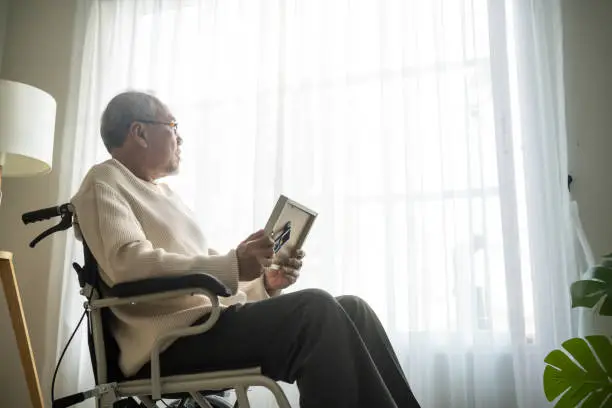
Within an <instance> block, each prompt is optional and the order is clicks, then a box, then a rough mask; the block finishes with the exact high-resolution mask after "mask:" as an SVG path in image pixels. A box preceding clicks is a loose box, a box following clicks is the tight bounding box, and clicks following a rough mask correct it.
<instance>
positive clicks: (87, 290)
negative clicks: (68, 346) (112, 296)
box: [22, 203, 125, 384]
mask: <svg viewBox="0 0 612 408" xmlns="http://www.w3.org/2000/svg"><path fill="white" fill-rule="evenodd" d="M54 217H61V221H60V222H59V224H57V225H55V226H54V227H51V228H49V229H47V230H45V231H44V232H42V233H41V234H40V235H39V236H37V237H36V238H35V239H34V240H33V241H32V242H31V243H30V247H31V248H34V247H35V246H36V245H37V244H38V243H39V242H40V241H41V240H43V239H44V238H46V237H48V236H50V235H51V234H53V233H55V232H58V231H64V230H68V229H70V228H71V227H74V230H75V235H76V236H77V238H78V239H79V240H80V241H81V242H82V244H83V259H84V262H83V265H82V266H81V265H79V264H78V263H76V262H73V263H72V267H73V268H74V270H75V271H76V273H77V277H78V280H79V286H80V287H81V289H82V292H81V293H82V294H83V295H84V296H85V297H87V298H88V299H87V300H88V301H89V300H91V299H92V297H95V298H97V299H101V298H104V294H105V293H107V290H108V287H107V286H106V284H105V283H104V281H103V280H102V279H101V277H100V271H99V268H98V262H97V261H96V259H95V257H94V256H93V254H92V252H91V250H90V249H89V247H88V246H87V243H86V242H85V239H84V237H83V236H82V235H81V234H80V231H78V222H77V220H76V217H75V214H74V208H73V207H72V205H71V204H69V203H67V204H62V205H60V206H57V207H49V208H44V209H41V210H37V211H32V212H28V213H26V214H23V216H22V221H23V223H24V224H30V223H33V222H38V221H43V220H47V219H51V218H54ZM98 312H99V313H100V319H99V320H100V323H101V324H100V326H101V327H93V325H95V324H97V323H96V320H97V319H94V318H92V317H93V316H92V311H88V319H87V321H88V330H87V342H88V345H89V354H90V358H91V364H92V367H93V372H94V378H95V380H96V384H101V383H108V382H120V381H122V380H124V379H125V377H124V375H123V373H122V372H121V369H120V368H119V364H118V362H119V353H120V351H119V346H118V345H117V342H116V340H115V338H114V337H113V335H112V333H111V330H110V326H111V324H112V321H113V319H114V318H115V317H114V316H113V314H112V312H111V310H110V309H108V308H104V309H101V310H99V311H98ZM94 330H101V331H102V336H100V337H101V339H102V342H101V343H102V344H99V345H97V344H95V341H94ZM97 348H98V349H97ZM96 356H103V360H104V361H103V362H102V363H103V364H104V365H105V367H100V366H99V365H98V364H99V362H98V361H97V358H96ZM100 368H104V369H102V370H100ZM100 372H102V373H106V375H105V377H106V378H99V373H100Z"/></svg>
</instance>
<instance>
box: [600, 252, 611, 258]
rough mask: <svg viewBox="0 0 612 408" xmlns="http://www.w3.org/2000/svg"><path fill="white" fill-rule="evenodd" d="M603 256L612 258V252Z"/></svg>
mask: <svg viewBox="0 0 612 408" xmlns="http://www.w3.org/2000/svg"><path fill="white" fill-rule="evenodd" d="M602 258H604V259H612V252H611V253H609V254H607V255H604V256H603V257H602Z"/></svg>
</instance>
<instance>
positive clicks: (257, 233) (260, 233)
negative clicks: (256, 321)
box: [242, 229, 265, 242]
mask: <svg viewBox="0 0 612 408" xmlns="http://www.w3.org/2000/svg"><path fill="white" fill-rule="evenodd" d="M264 234H265V232H264V230H262V229H260V230H259V231H255V232H254V233H252V234H251V235H249V236H248V237H246V239H245V240H244V241H242V242H249V241H253V240H255V239H258V238H261V237H263V236H264Z"/></svg>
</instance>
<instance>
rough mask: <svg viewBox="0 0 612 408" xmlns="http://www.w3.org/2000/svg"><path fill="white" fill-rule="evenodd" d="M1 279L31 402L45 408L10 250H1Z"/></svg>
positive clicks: (35, 406) (38, 407)
mask: <svg viewBox="0 0 612 408" xmlns="http://www.w3.org/2000/svg"><path fill="white" fill-rule="evenodd" d="M0 281H1V282H2V288H3V289H4V297H5V298H6V303H7V305H8V309H9V314H10V316H11V321H12V323H13V331H14V332H15V340H16V341H17V348H18V349H19V357H20V359H21V365H22V367H23V371H24V374H25V380H26V384H27V386H28V392H29V394H30V402H31V403H32V407H33V408H44V404H43V398H42V393H41V390H40V382H39V381H38V372H37V371H36V363H35V362H34V354H33V353H32V345H31V343H30V335H29V333H28V327H27V325H26V320H25V316H24V313H23V306H22V304H21V296H20V294H19V288H18V286H17V279H16V278H15V269H14V268H13V254H12V253H10V252H6V251H0Z"/></svg>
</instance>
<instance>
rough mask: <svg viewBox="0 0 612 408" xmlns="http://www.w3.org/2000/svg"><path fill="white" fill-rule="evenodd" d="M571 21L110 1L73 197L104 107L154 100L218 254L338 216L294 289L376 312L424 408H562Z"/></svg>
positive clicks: (443, 7)
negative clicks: (278, 228) (563, 31)
mask: <svg viewBox="0 0 612 408" xmlns="http://www.w3.org/2000/svg"><path fill="white" fill-rule="evenodd" d="M559 24H560V18H559V1H558V0H554V1H549V2H536V1H535V0H507V1H506V2H504V1H495V0H490V1H486V0H429V1H423V0H385V1H373V0H370V1H367V0H348V1H347V0H342V1H339V0H326V1H322V0H318V1H315V0H309V1H305V0H301V1H300V0H279V1H247V0H242V1H234V0H224V1H212V0H211V1H208V0H201V1H198V0H184V1H178V0H176V1H175V0H168V1H162V0H158V1H152V0H98V1H96V2H94V3H93V5H92V7H91V13H90V15H89V19H88V22H87V35H86V38H85V47H84V50H83V55H82V64H81V75H80V77H79V78H80V79H79V80H78V81H79V86H78V88H79V91H78V93H77V94H75V96H74V98H75V100H76V101H77V103H76V104H75V105H76V107H75V112H76V116H75V126H76V128H75V129H74V132H73V133H74V143H73V145H72V146H71V148H73V149H74V151H73V154H74V159H73V162H74V166H73V172H72V175H73V177H72V184H71V188H72V192H74V191H75V190H76V188H77V186H78V183H79V182H80V180H81V178H82V176H83V175H84V173H85V172H86V171H87V169H88V168H89V167H90V166H91V165H92V164H94V163H95V162H97V161H100V160H103V159H105V158H106V157H107V153H106V151H105V150H104V147H103V145H102V143H101V142H100V140H99V135H98V124H99V122H98V118H99V115H100V113H101V111H102V109H103V108H104V105H105V104H106V102H107V101H108V100H109V99H110V98H111V97H112V96H113V95H114V94H116V93H118V92H120V91H123V90H126V89H139V90H150V91H153V92H155V93H156V94H157V95H158V96H159V97H160V98H161V99H162V100H164V101H165V102H167V104H168V105H169V106H170V107H171V109H172V110H173V112H174V114H175V115H176V117H177V118H178V120H179V124H180V125H179V128H180V132H181V136H182V137H183V138H184V139H185V144H184V148H183V159H184V160H183V163H182V171H181V173H180V175H179V176H177V177H174V178H172V179H169V180H168V182H169V183H170V184H171V185H172V186H173V187H174V188H175V189H176V190H178V191H180V193H182V195H183V197H184V199H185V201H186V202H187V203H188V204H189V205H190V206H191V207H192V208H193V209H194V210H195V212H196V214H197V216H198V221H199V222H200V223H201V225H202V227H203V229H204V231H205V233H206V234H207V236H208V237H209V239H210V241H211V242H212V243H214V244H215V247H217V248H220V249H228V248H230V247H232V246H234V245H236V244H237V243H238V242H239V240H240V239H242V238H243V237H245V236H246V235H247V234H248V233H250V232H252V231H253V230H255V229H258V228H260V227H262V226H263V225H264V223H265V221H266V219H267V216H268V214H269V211H270V210H271V208H272V206H273V204H274V202H275V199H276V198H277V196H278V194H280V193H283V194H286V195H288V196H290V197H292V198H294V199H296V200H298V201H300V202H302V203H304V204H306V205H307V206H309V207H311V208H313V209H316V210H318V212H319V213H320V216H319V218H318V219H317V221H316V224H315V225H314V229H313V231H312V233H311V235H310V236H309V239H308V242H307V244H306V248H305V249H306V251H307V253H308V256H307V259H306V263H305V266H304V270H303V274H302V277H301V278H300V281H299V282H298V284H296V285H295V288H294V289H295V290H297V289H301V288H306V287H319V288H323V289H326V290H328V291H330V292H331V293H333V294H336V295H338V294H346V293H350V294H356V295H359V296H361V297H363V298H364V299H366V300H367V301H368V302H369V303H370V304H371V305H372V306H373V308H374V309H375V310H376V311H377V312H378V313H379V315H380V318H381V320H382V321H383V323H384V325H385V326H386V328H387V329H388V331H389V334H390V336H391V338H392V341H393V343H394V345H395V346H396V348H397V350H398V354H399V356H400V359H401V361H402V363H403V365H404V368H405V371H406V374H407V376H408V378H409V380H410V382H411V384H412V386H413V388H414V390H415V393H416V395H417V396H418V398H419V400H420V401H421V403H422V406H423V407H448V408H454V407H456V408H462V407H483V408H484V407H486V408H493V407H504V408H505V407H508V408H510V407H525V408H532V407H535V406H543V405H544V404H545V400H544V397H543V393H542V391H541V375H542V370H543V364H542V359H543V357H544V355H545V354H546V353H547V351H548V350H550V349H552V348H553V347H555V346H556V345H557V344H558V343H559V342H560V341H561V340H562V339H564V338H566V337H569V336H570V334H571V329H572V321H571V315H570V311H569V301H568V297H567V283H568V279H570V278H572V277H573V275H575V274H576V273H577V271H576V268H575V260H574V249H573V246H572V242H573V237H572V235H571V224H570V210H569V199H568V193H567V184H566V177H567V170H566V141H565V133H564V126H563V123H564V116H563V97H564V96H563V86H562V75H561V74H562V71H561V65H560V61H561V54H560V48H559V47H560V44H561V41H560V27H559ZM69 252H70V251H69ZM258 398H260V400H259V401H258V403H257V404H256V406H257V407H264V406H267V405H266V404H267V403H266V402H264V401H266V400H267V396H266V395H263V394H262V395H261V396H258ZM294 400H295V401H297V399H294ZM296 406H297V405H296Z"/></svg>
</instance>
